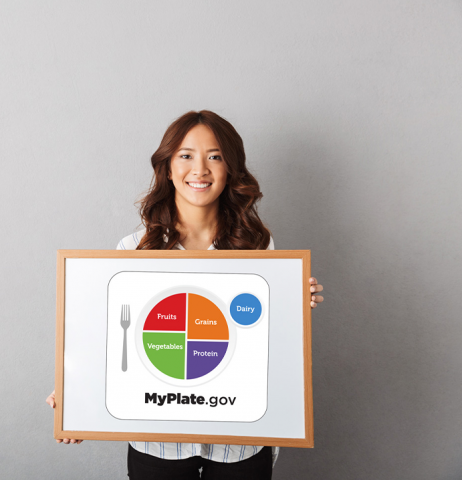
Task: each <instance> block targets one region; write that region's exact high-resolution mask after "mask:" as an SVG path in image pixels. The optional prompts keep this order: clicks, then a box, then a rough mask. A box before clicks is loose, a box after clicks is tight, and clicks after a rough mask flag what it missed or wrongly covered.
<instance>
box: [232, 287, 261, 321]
mask: <svg viewBox="0 0 462 480" xmlns="http://www.w3.org/2000/svg"><path fill="white" fill-rule="evenodd" d="M229 311H230V313H231V316H232V317H233V320H234V321H235V322H236V323H237V324H238V325H243V326H245V327H248V326H249V325H253V324H254V323H255V322H257V321H258V319H259V318H260V315H261V303H260V300H258V298H257V297H256V296H255V295H252V294H250V293H241V294H240V295H237V296H236V297H234V299H233V301H232V302H231V306H230V307H229Z"/></svg>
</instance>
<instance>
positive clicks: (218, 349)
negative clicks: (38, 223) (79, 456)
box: [54, 250, 313, 447]
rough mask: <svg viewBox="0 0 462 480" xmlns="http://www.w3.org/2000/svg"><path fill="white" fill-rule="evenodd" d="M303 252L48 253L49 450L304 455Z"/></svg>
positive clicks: (309, 412)
mask: <svg viewBox="0 0 462 480" xmlns="http://www.w3.org/2000/svg"><path fill="white" fill-rule="evenodd" d="M310 270H311V268H310V251H309V250H226V251H225V250H211V251H209V250H206V251H203V250H169V251H164V250H162V251H159V250H132V251H126V250H124V251H120V250H59V251H58V263H57V328H56V379H55V389H56V409H55V424H54V435H55V438H61V439H63V438H77V439H84V440H85V439H88V440H91V439H95V440H134V441H164V442H169V441H172V442H194V443H209V444H210V443H218V444H237V445H269V446H272V445H274V446H292V447H313V404H312V378H311V307H310V296H311V293H310V292H309V287H310V284H309V282H308V279H309V278H310Z"/></svg>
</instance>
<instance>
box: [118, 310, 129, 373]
mask: <svg viewBox="0 0 462 480" xmlns="http://www.w3.org/2000/svg"><path fill="white" fill-rule="evenodd" d="M120 325H121V326H122V328H123V329H124V349H123V352H122V371H123V372H126V371H127V328H128V327H129V326H130V305H122V311H121V313H120Z"/></svg>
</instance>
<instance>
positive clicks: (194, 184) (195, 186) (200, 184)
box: [188, 182, 212, 188]
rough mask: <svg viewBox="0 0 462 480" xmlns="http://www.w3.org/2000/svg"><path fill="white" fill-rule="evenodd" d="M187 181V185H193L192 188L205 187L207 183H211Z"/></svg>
mask: <svg viewBox="0 0 462 480" xmlns="http://www.w3.org/2000/svg"><path fill="white" fill-rule="evenodd" d="M188 183H189V185H191V187H194V188H206V187H208V186H209V185H212V184H211V183H191V182H188Z"/></svg>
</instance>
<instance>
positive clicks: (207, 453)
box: [117, 229, 279, 467]
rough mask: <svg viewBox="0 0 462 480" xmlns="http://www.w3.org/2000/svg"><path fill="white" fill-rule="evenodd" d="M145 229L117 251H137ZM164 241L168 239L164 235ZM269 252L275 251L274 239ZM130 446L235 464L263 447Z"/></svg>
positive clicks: (169, 457) (174, 457)
mask: <svg viewBox="0 0 462 480" xmlns="http://www.w3.org/2000/svg"><path fill="white" fill-rule="evenodd" d="M145 231H146V230H145V229H143V230H140V231H138V232H135V233H132V234H131V235H127V236H126V237H124V238H122V240H120V242H119V243H118V245H117V250H136V247H137V246H138V244H139V243H140V240H141V238H142V237H143V235H144V233H145ZM164 241H165V242H167V241H168V238H167V237H166V236H165V235H164ZM175 248H176V249H178V250H185V248H184V247H183V245H181V244H180V243H179V242H178V243H177V244H176V245H175ZM207 250H215V247H214V245H213V244H212V245H210V247H209V248H208V249H207ZM267 250H274V241H273V237H271V239H270V244H269V246H268V249H267ZM129 443H130V445H131V446H132V447H133V448H135V449H136V450H138V451H139V452H142V453H148V454H149V455H154V456H156V457H159V458H165V459H167V460H180V459H184V458H189V457H193V456H195V455H200V456H201V457H203V458H208V459H209V460H213V461H215V462H225V463H233V462H239V461H241V460H245V459H247V458H250V457H251V456H253V455H255V454H256V453H258V452H259V451H260V450H261V449H262V448H263V447H262V446H260V447H257V446H250V445H216V444H211V445H208V444H204V443H173V442H129ZM272 450H273V467H274V464H275V463H276V460H277V457H278V455H279V447H272Z"/></svg>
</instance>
